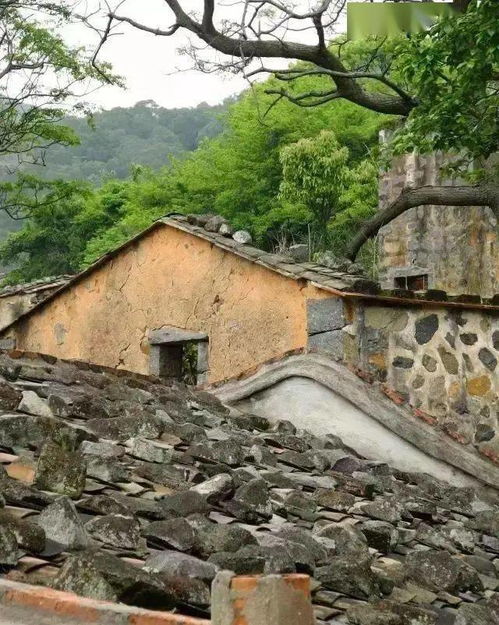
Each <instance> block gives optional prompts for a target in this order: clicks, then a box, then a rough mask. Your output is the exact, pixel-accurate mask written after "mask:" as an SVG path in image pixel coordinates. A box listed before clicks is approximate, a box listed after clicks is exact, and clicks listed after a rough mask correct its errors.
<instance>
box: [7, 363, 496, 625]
mask: <svg viewBox="0 0 499 625" xmlns="http://www.w3.org/2000/svg"><path fill="white" fill-rule="evenodd" d="M490 497H491V496H490V493H486V492H484V491H483V492H482V491H481V490H480V489H476V488H456V487H451V486H449V485H448V484H445V483H443V482H440V481H439V480H437V479H434V478H431V477H429V476H427V475H424V474H416V473H406V472H402V471H398V470H394V469H392V468H391V467H390V466H388V465H387V464H385V463H381V462H376V461H373V460H366V459H364V458H361V457H359V456H358V455H357V454H356V453H355V452H353V451H352V450H351V449H348V448H346V447H345V446H344V445H343V443H342V442H341V440H340V439H338V438H337V437H335V436H331V435H330V436H324V437H317V436H314V435H312V434H310V433H308V432H306V431H301V430H300V431H297V430H296V429H295V428H294V426H293V425H291V424H290V423H289V422H286V421H279V422H277V423H275V424H274V425H273V426H271V425H270V424H269V422H267V421H266V420H264V419H262V418H260V417H256V416H254V415H249V414H241V413H239V414H234V413H232V414H231V413H230V411H229V410H228V409H227V408H226V407H225V406H223V405H222V404H221V403H220V402H219V401H218V400H216V399H215V398H214V397H213V396H211V395H209V394H208V393H206V392H197V391H195V390H193V389H190V388H188V387H185V386H183V385H180V384H177V383H172V384H167V383H162V382H160V381H159V380H156V379H152V378H146V377H144V376H139V375H135V374H130V373H127V372H124V371H113V370H110V369H105V368H100V367H95V366H91V365H86V364H85V363H70V362H63V361H57V360H56V359H55V358H52V357H40V356H37V355H34V354H22V353H18V352H13V353H11V354H9V353H6V352H0V508H1V509H0V574H3V575H5V576H7V577H8V578H10V579H14V580H17V581H25V582H28V583H34V584H43V585H48V586H52V587H56V588H58V589H62V590H69V591H75V592H76V593H77V594H81V595H86V596H88V595H89V596H92V597H97V598H102V599H110V600H114V601H120V602H124V603H129V604H132V605H135V604H139V605H141V606H143V607H153V608H155V609H171V610H175V611H178V612H180V613H184V614H191V615H199V616H207V615H208V613H209V603H210V593H209V582H210V580H211V579H212V578H213V576H214V575H215V573H216V571H218V570H220V569H230V570H233V571H235V572H236V573H262V572H265V573H271V572H276V573H279V572H290V571H299V572H308V573H309V574H310V575H311V576H312V578H313V580H312V588H313V603H314V607H315V614H316V617H317V623H318V625H325V624H326V623H327V624H331V625H332V624H333V623H351V624H355V625H367V624H370V625H380V624H386V623H393V624H400V625H405V624H407V623H425V624H426V625H428V624H429V625H440V624H450V625H453V624H454V623H456V625H457V623H459V625H472V624H473V625H477V624H478V623H484V624H486V625H490V624H492V623H496V622H498V620H497V618H498V616H499V593H498V589H499V507H498V506H497V504H496V503H495V501H494V500H491V498H490ZM2 506H3V507H2ZM89 573H90V575H89ZM487 619H489V620H487Z"/></svg>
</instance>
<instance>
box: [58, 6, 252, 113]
mask: <svg viewBox="0 0 499 625" xmlns="http://www.w3.org/2000/svg"><path fill="white" fill-rule="evenodd" d="M187 4H188V5H194V6H195V5H198V6H199V5H200V4H201V3H200V2H197V1H195V0H193V1H191V2H189V1H188V2H187ZM119 13H120V14H123V15H127V16H128V17H132V18H134V19H137V20H138V21H141V22H143V23H145V24H147V25H149V26H152V27H155V28H167V27H168V26H170V25H171V23H172V20H171V12H170V11H169V9H168V8H167V7H166V5H165V3H164V2H163V0H128V1H127V2H125V4H124V5H123V6H122V7H121V8H120V10H119ZM119 32H122V33H123V34H122V35H116V36H113V37H112V38H111V39H110V40H109V41H108V42H107V43H106V45H105V47H104V48H103V50H102V53H101V55H100V58H101V59H102V60H106V61H109V62H111V63H112V65H113V68H114V71H115V73H117V74H119V75H121V76H123V77H124V78H125V82H126V89H121V88H119V87H103V88H101V89H99V90H98V91H95V92H93V93H92V94H91V95H89V96H87V99H88V100H90V101H91V102H92V103H94V104H96V105H98V106H100V107H102V108H105V109H109V108H112V107H115V106H131V105H133V104H135V103H136V102H139V101H141V100H154V101H156V102H157V103H158V104H159V105H160V106H164V107H166V108H175V107H195V106H197V105H198V104H200V103H201V102H207V103H208V104H217V103H219V102H221V101H222V100H224V99H225V98H227V97H229V96H231V95H234V94H236V93H240V92H241V91H242V90H243V89H245V88H247V87H248V83H247V81H246V80H245V79H244V78H242V77H240V76H233V75H230V76H228V75H221V74H203V73H201V72H198V71H192V70H189V68H190V67H191V66H192V61H191V60H190V59H188V58H185V57H183V56H181V55H180V54H179V52H178V48H179V47H181V46H182V45H185V44H186V43H187V41H188V36H187V35H186V34H184V33H182V32H181V31H178V32H177V33H176V34H175V35H174V36H173V37H155V36H154V35H152V34H149V33H144V32H141V31H138V30H136V29H134V28H132V27H130V26H127V25H123V26H122V27H120V28H119ZM69 36H70V37H71V38H72V39H73V38H75V40H76V41H78V42H80V41H81V42H85V40H86V39H87V36H88V33H86V32H84V29H83V27H79V29H78V30H77V31H73V32H71V33H69ZM193 39H195V38H194V37H193ZM87 41H88V40H87ZM179 68H180V69H182V70H183V71H177V69H179Z"/></svg>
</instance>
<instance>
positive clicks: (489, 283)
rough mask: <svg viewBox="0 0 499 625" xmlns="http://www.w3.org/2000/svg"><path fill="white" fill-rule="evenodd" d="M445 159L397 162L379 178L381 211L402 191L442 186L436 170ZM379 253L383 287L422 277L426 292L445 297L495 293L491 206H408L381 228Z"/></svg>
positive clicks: (496, 254) (496, 240) (497, 272)
mask: <svg viewBox="0 0 499 625" xmlns="http://www.w3.org/2000/svg"><path fill="white" fill-rule="evenodd" d="M444 161H445V159H444V157H443V156H442V155H441V154H432V155H429V156H418V155H413V154H409V155H406V156H401V157H398V158H397V159H395V160H394V163H393V166H392V168H391V169H390V171H388V172H386V173H385V174H383V175H382V177H381V179H380V186H379V196H380V197H379V205H380V207H381V208H383V207H385V206H387V205H388V204H389V203H390V202H391V201H393V200H394V199H395V198H396V197H397V196H398V195H399V194H400V192H401V191H402V190H403V188H404V187H412V186H421V185H427V184H442V180H441V178H440V177H439V170H440V167H441V166H442V165H443V164H444ZM445 184H450V182H448V181H445ZM379 250H380V281H381V285H382V286H383V288H393V287H394V280H395V278H396V277H401V276H414V275H421V274H426V275H427V276H428V288H431V289H441V290H444V291H447V292H448V293H449V294H453V295H460V294H471V295H482V296H483V297H492V296H493V295H495V294H496V293H499V237H498V230H497V219H496V218H495V217H494V215H493V213H492V211H491V209H490V208H486V207H468V206H464V207H441V206H420V207H418V208H412V209H410V210H409V211H407V212H406V213H404V214H403V215H401V216H400V217H397V219H395V220H394V221H393V222H391V223H390V224H388V225H387V226H385V227H384V228H382V229H381V231H380V233H379Z"/></svg>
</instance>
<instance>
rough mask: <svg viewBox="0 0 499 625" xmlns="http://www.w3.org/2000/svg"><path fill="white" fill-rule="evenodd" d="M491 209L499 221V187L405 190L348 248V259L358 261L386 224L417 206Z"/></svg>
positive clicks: (366, 223)
mask: <svg viewBox="0 0 499 625" xmlns="http://www.w3.org/2000/svg"><path fill="white" fill-rule="evenodd" d="M428 205H429V206H447V207H450V206H490V208H491V209H492V210H493V211H494V213H495V214H496V215H497V217H498V219H499V187H498V186H495V185H477V186H465V185H463V186H455V187H451V186H424V187H418V188H415V189H405V190H404V191H402V193H401V194H400V195H399V196H398V198H397V199H396V200H395V201H393V202H392V203H391V204H390V205H389V206H387V207H386V208H385V209H383V210H381V211H379V212H378V213H376V215H374V217H372V218H371V219H369V220H368V221H366V222H365V223H364V224H363V225H362V226H361V227H360V229H359V232H358V233H357V234H356V236H355V237H354V238H353V239H352V241H351V242H350V244H349V245H348V247H347V251H346V257H347V258H349V259H350V260H355V257H356V256H357V254H358V252H359V250H360V248H361V247H362V246H363V245H364V243H365V242H366V241H368V240H369V239H370V238H372V237H373V236H375V235H376V234H377V233H378V231H379V230H380V229H381V228H382V227H383V226H386V224H388V223H390V222H391V221H393V220H394V219H395V218H396V217H398V216H399V215H402V214H403V213H405V212H406V211H408V210H409V209H410V208H415V207H416V206H428Z"/></svg>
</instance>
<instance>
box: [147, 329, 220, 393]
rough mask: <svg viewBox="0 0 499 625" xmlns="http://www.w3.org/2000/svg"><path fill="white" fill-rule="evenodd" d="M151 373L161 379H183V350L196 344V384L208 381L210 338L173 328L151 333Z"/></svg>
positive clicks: (202, 334)
mask: <svg viewBox="0 0 499 625" xmlns="http://www.w3.org/2000/svg"><path fill="white" fill-rule="evenodd" d="M148 338H149V346H150V353H149V372H150V374H151V375H154V376H157V377H160V378H169V379H176V380H180V379H182V374H183V371H182V360H183V350H184V347H185V345H186V344H192V343H194V344H195V346H196V350H197V355H196V384H197V385H200V384H204V383H205V382H206V381H207V380H208V371H209V367H208V353H209V337H208V335H207V334H206V333H204V332H194V331H191V330H185V329H182V328H176V327H172V326H163V327H162V328H160V329H158V330H151V331H150V332H149V337H148Z"/></svg>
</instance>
